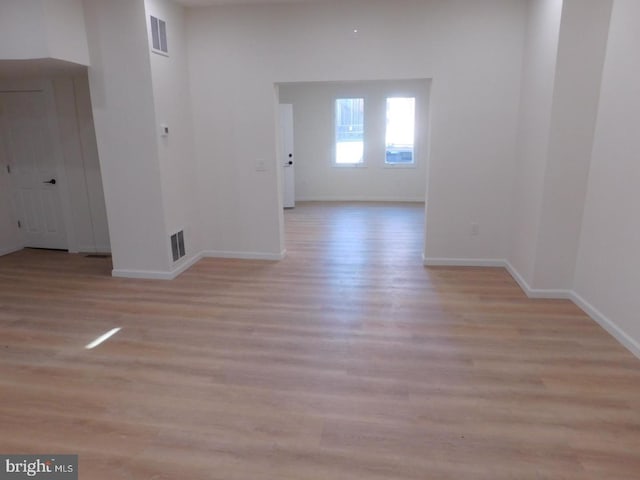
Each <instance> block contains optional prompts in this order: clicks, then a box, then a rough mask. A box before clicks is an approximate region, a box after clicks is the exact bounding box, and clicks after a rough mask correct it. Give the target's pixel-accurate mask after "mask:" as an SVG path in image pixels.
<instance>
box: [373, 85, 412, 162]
mask: <svg viewBox="0 0 640 480" xmlns="http://www.w3.org/2000/svg"><path fill="white" fill-rule="evenodd" d="M390 98H412V99H413V150H412V162H411V163H389V162H387V124H386V115H387V107H388V100H389V99H390ZM384 114H385V128H384V141H383V155H382V165H383V167H384V168H392V169H393V168H418V150H419V148H418V135H417V132H418V128H417V127H418V97H417V96H416V95H415V94H410V93H409V94H402V93H398V94H391V95H385V97H384Z"/></svg>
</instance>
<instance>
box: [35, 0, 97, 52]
mask: <svg viewBox="0 0 640 480" xmlns="http://www.w3.org/2000/svg"><path fill="white" fill-rule="evenodd" d="M43 8H44V18H45V29H46V33H47V47H48V51H49V55H47V56H49V57H51V58H58V59H60V60H66V61H68V62H74V63H79V64H81V65H89V47H88V45H87V32H86V30H85V24H84V10H83V7H82V0H43Z"/></svg>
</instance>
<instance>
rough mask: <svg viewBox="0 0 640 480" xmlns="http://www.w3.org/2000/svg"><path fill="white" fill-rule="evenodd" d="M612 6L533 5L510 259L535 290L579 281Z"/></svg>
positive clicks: (547, 291)
mask: <svg viewBox="0 0 640 480" xmlns="http://www.w3.org/2000/svg"><path fill="white" fill-rule="evenodd" d="M611 5H612V1H611V0H565V1H564V2H560V1H558V0H530V2H529V4H528V6H529V15H530V16H529V29H528V31H527V45H528V48H527V51H526V54H525V60H524V73H523V91H522V102H521V111H520V125H519V132H520V133H519V139H518V140H519V141H518V146H519V150H518V158H517V160H518V170H517V175H516V179H515V191H514V198H515V201H514V218H513V236H512V240H513V243H512V250H511V256H510V258H509V261H510V263H511V266H512V268H513V269H514V270H515V272H516V273H517V274H518V275H519V277H520V278H519V280H520V281H521V283H523V286H524V287H525V288H526V289H527V290H528V293H529V294H532V295H542V296H562V295H564V293H563V292H567V291H569V290H570V289H571V287H572V283H573V275H574V270H575V261H576V252H577V249H578V241H579V236H580V228H581V222H582V214H583V203H584V198H585V192H586V185H587V178H588V175H589V166H590V161H591V148H592V144H593V132H594V127H595V122H596V115H597V109H598V98H599V93H600V80H601V76H602V67H603V63H604V54H605V48H606V42H607V34H608V29H609V19H610V16H611ZM560 6H561V7H562V8H561V10H559V7H560ZM550 25H553V28H551V27H550ZM558 27H559V30H558Z"/></svg>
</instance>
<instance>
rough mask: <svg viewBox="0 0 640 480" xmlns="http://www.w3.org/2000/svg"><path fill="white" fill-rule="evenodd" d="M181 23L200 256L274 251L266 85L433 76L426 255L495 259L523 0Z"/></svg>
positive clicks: (282, 8) (350, 4) (241, 14)
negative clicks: (475, 226)
mask: <svg viewBox="0 0 640 480" xmlns="http://www.w3.org/2000/svg"><path fill="white" fill-rule="evenodd" d="M187 18H188V32H189V53H190V64H189V69H190V78H191V93H192V99H193V100H192V109H193V115H194V131H195V145H196V157H197V159H198V164H199V179H200V192H201V200H200V201H201V203H202V204H203V205H204V206H206V208H207V214H206V215H205V216H204V218H203V222H204V238H206V242H207V243H206V247H205V248H209V249H213V250H223V251H224V250H226V251H241V252H266V253H272V254H277V253H279V252H280V251H281V250H282V247H283V244H282V236H281V234H280V232H281V223H279V219H281V216H282V212H281V201H280V196H279V193H278V189H277V183H278V182H277V163H276V158H275V152H276V141H275V138H276V137H275V118H276V103H275V94H274V87H273V85H274V83H287V82H302V81H351V80H359V81H360V80H385V79H397V78H433V84H432V92H431V107H432V108H431V126H432V128H431V149H430V150H431V151H430V153H431V156H430V165H429V169H430V175H429V185H428V188H429V194H428V205H427V210H428V212H427V232H426V246H425V253H426V255H427V257H437V258H443V257H449V258H451V257H453V258H472V259H484V258H504V257H505V256H506V248H507V243H508V242H507V240H506V238H507V236H508V222H507V221H506V219H507V217H508V213H509V204H510V199H511V180H512V166H513V153H514V151H515V125H516V123H517V107H518V98H519V97H518V95H519V85H520V75H521V58H522V57H521V55H522V40H523V38H522V31H523V25H524V4H523V2H520V1H512V0H487V1H483V2H477V1H471V0H467V1H462V0H457V1H447V2H441V1H436V0H433V1H424V2H416V1H411V0H401V1H396V2H392V3H390V2H385V1H381V0H373V1H363V0H355V1H340V2H337V1H336V2H332V3H330V4H325V3H322V4H308V5H298V4H296V5H293V4H292V5H269V6H238V7H232V6H224V7H209V8H201V9H199V8H194V9H189V10H188V15H187ZM354 28H357V29H358V33H357V34H354V33H353V30H354ZM259 158H263V159H266V160H267V163H268V166H269V168H268V171H267V172H256V170H255V162H256V160H257V159H259ZM473 222H477V223H479V224H480V235H479V236H476V237H472V236H471V235H470V225H471V223H473Z"/></svg>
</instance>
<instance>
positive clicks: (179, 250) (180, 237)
mask: <svg viewBox="0 0 640 480" xmlns="http://www.w3.org/2000/svg"><path fill="white" fill-rule="evenodd" d="M171 255H172V257H173V261H174V262H177V261H178V260H180V259H181V258H182V257H184V256H185V255H186V252H185V249H184V230H180V231H179V232H177V233H174V234H173V235H171Z"/></svg>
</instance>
